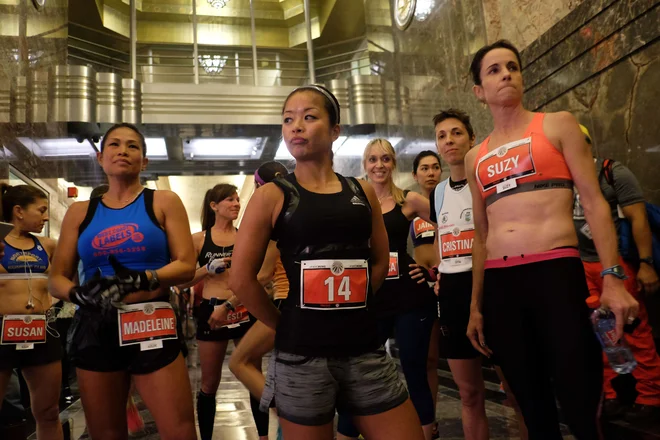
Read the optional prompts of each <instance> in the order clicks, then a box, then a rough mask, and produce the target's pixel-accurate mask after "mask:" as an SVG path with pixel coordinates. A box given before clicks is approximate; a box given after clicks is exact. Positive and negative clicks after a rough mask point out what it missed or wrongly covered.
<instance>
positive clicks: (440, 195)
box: [433, 178, 449, 224]
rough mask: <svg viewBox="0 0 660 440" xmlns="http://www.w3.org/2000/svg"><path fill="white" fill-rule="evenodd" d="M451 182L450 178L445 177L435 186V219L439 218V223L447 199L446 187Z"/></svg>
mask: <svg viewBox="0 0 660 440" xmlns="http://www.w3.org/2000/svg"><path fill="white" fill-rule="evenodd" d="M448 183H449V179H448V178H447V179H445V180H443V181H442V182H440V183H438V185H437V186H436V187H435V194H434V196H435V200H434V201H433V202H434V203H433V206H434V208H435V219H436V220H437V223H438V224H439V223H440V213H441V212H442V204H443V203H444V201H445V188H447V184H448Z"/></svg>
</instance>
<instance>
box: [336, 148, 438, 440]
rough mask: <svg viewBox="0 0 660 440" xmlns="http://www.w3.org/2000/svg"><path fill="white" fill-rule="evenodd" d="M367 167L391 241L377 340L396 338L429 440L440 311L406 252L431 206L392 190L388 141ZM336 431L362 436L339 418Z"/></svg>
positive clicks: (368, 155) (378, 303) (371, 153)
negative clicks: (434, 336) (432, 357)
mask: <svg viewBox="0 0 660 440" xmlns="http://www.w3.org/2000/svg"><path fill="white" fill-rule="evenodd" d="M363 167H364V170H365V171H366V172H367V177H368V179H369V181H370V182H371V184H372V185H373V187H374V190H375V192H376V195H377V196H378V201H379V202H380V205H381V208H382V209H383V219H384V221H385V228H386V229H387V236H388V238H389V252H390V262H389V270H388V274H387V278H386V279H385V282H384V283H383V286H382V287H381V288H380V290H379V291H378V293H377V294H376V297H375V301H374V302H373V303H372V304H373V305H374V310H375V312H376V316H377V317H378V328H379V333H380V335H379V336H380V338H381V342H385V341H386V340H387V339H388V338H389V337H391V336H394V335H395V336H396V341H397V345H398V347H399V357H400V358H401V366H402V367H403V372H404V375H405V377H406V383H407V384H408V392H409V393H410V398H411V400H412V402H413V404H414V406H415V409H416V410H417V414H418V416H419V419H420V421H421V422H422V426H423V428H424V434H425V437H426V438H427V439H428V440H430V439H431V434H432V428H433V422H434V420H435V411H434V406H433V397H432V395H431V389H430V387H429V382H428V379H427V374H426V363H427V357H428V349H429V343H430V339H431V329H432V328H433V322H434V321H435V319H436V317H437V307H436V305H435V296H434V294H433V291H432V290H431V289H430V288H429V286H428V284H427V283H426V282H424V280H423V279H422V283H418V281H417V280H414V279H412V278H411V276H410V274H409V273H408V272H409V271H410V267H411V266H412V265H414V264H415V260H413V259H412V257H411V256H410V255H409V254H408V250H407V248H408V235H409V231H410V224H411V222H412V220H413V219H414V218H415V217H421V218H423V219H424V220H426V221H429V211H430V208H429V201H428V200H427V199H426V198H424V197H423V196H422V195H420V194H417V193H414V192H410V191H403V190H401V189H400V188H398V187H397V186H396V185H395V184H394V180H393V173H394V172H395V171H396V156H395V152H394V148H392V145H391V144H390V143H389V142H388V141H387V140H386V139H374V140H372V141H370V142H369V143H368V144H367V147H366V148H365V150H364V155H363ZM337 430H338V433H339V436H338V439H346V438H357V436H358V434H359V433H358V431H357V430H356V429H355V427H353V426H352V424H351V423H350V421H348V420H346V418H345V417H340V420H339V424H338V427H337Z"/></svg>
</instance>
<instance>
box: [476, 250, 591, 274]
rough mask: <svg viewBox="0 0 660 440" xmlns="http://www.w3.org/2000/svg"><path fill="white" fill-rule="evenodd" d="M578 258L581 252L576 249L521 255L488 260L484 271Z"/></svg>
mask: <svg viewBox="0 0 660 440" xmlns="http://www.w3.org/2000/svg"><path fill="white" fill-rule="evenodd" d="M565 257H577V258H580V252H578V250H577V249H575V248H560V249H553V250H551V251H546V252H541V253H538V254H529V255H526V254H521V255H513V256H511V257H509V256H504V257H502V258H494V259H492V260H486V262H485V264H484V269H501V268H503V267H512V266H521V265H523V264H530V263H538V262H540V261H547V260H555V259H557V258H565Z"/></svg>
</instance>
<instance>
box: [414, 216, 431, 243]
mask: <svg viewBox="0 0 660 440" xmlns="http://www.w3.org/2000/svg"><path fill="white" fill-rule="evenodd" d="M410 239H411V240H412V244H413V247H419V246H422V245H424V244H431V245H432V244H433V243H434V242H435V227H433V225H432V224H431V223H429V222H427V221H426V220H424V219H423V218H421V217H415V219H414V220H413V221H412V222H411V223H410Z"/></svg>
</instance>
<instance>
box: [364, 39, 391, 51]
mask: <svg viewBox="0 0 660 440" xmlns="http://www.w3.org/2000/svg"><path fill="white" fill-rule="evenodd" d="M367 43H369V44H372V45H374V46H376V47H377V48H378V49H380V50H382V51H383V52H387V53H392V52H391V51H389V50H387V49H385V48H384V47H383V46H381V45H380V44H378V43H374V42H373V41H371V40H369V39H367Z"/></svg>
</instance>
